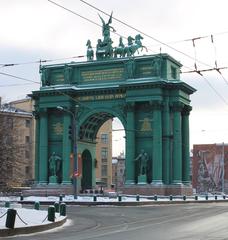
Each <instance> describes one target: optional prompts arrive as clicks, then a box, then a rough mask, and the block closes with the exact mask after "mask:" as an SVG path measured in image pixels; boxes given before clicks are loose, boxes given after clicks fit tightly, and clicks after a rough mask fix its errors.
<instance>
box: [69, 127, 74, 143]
mask: <svg viewBox="0 0 228 240" xmlns="http://www.w3.org/2000/svg"><path fill="white" fill-rule="evenodd" d="M68 137H69V139H71V140H72V139H73V129H72V126H71V125H69V128H68Z"/></svg>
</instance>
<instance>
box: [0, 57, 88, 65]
mask: <svg viewBox="0 0 228 240" xmlns="http://www.w3.org/2000/svg"><path fill="white" fill-rule="evenodd" d="M83 57H86V56H85V55H78V56H72V57H64V58H55V59H44V60H42V59H40V60H36V61H30V62H19V63H1V64H0V68H3V67H13V66H18V65H27V64H37V63H39V64H41V63H48V62H55V61H62V60H67V59H74V58H83Z"/></svg>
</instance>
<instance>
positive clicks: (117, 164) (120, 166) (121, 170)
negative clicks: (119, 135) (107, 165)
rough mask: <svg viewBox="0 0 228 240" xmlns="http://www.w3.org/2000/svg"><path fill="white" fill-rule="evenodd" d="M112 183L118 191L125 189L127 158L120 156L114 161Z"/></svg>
mask: <svg viewBox="0 0 228 240" xmlns="http://www.w3.org/2000/svg"><path fill="white" fill-rule="evenodd" d="M112 179H113V181H112V183H113V186H114V188H115V190H116V191H118V190H119V189H120V188H122V187H124V183H125V157H124V156H123V155H120V156H118V157H114V158H113V159H112Z"/></svg>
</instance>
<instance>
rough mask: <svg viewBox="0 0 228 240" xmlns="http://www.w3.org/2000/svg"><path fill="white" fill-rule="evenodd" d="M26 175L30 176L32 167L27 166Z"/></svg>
mask: <svg viewBox="0 0 228 240" xmlns="http://www.w3.org/2000/svg"><path fill="white" fill-rule="evenodd" d="M25 174H26V175H29V174H30V167H29V166H26V167H25Z"/></svg>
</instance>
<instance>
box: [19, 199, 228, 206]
mask: <svg viewBox="0 0 228 240" xmlns="http://www.w3.org/2000/svg"><path fill="white" fill-rule="evenodd" d="M63 202H64V203H66V205H75V206H102V205H103V206H143V205H170V204H188V203H224V202H226V203H227V202H228V200H227V199H226V200H223V199H221V200H191V201H190V200H186V201H184V200H183V201H175V200H172V201H159V200H158V201H139V202H124V201H121V202H99V201H97V202H74V201H72V202H70V201H69V202H65V201H63ZM18 203H21V204H30V205H32V204H34V201H18ZM53 203H54V201H48V202H46V201H45V202H42V201H40V204H41V205H50V204H53Z"/></svg>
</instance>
